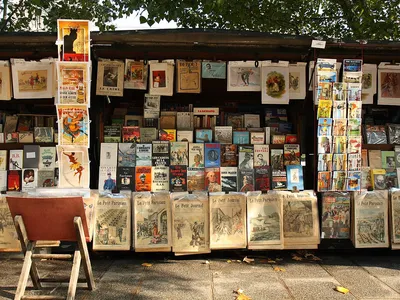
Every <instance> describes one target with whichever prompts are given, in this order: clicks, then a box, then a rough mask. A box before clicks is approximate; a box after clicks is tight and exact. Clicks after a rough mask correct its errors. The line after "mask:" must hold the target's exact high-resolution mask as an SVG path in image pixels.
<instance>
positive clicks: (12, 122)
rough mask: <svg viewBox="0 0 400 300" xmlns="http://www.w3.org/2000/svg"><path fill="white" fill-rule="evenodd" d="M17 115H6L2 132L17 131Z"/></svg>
mask: <svg viewBox="0 0 400 300" xmlns="http://www.w3.org/2000/svg"><path fill="white" fill-rule="evenodd" d="M17 124H18V116H13V115H7V116H6V120H5V123H4V130H3V132H5V133H8V132H15V131H17Z"/></svg>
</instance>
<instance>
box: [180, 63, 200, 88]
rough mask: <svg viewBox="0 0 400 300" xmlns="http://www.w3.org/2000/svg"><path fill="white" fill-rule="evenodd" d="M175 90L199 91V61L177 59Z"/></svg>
mask: <svg viewBox="0 0 400 300" xmlns="http://www.w3.org/2000/svg"><path fill="white" fill-rule="evenodd" d="M176 65H177V92H178V93H200V91H201V62H200V61H198V60H194V61H184V60H177V61H176Z"/></svg>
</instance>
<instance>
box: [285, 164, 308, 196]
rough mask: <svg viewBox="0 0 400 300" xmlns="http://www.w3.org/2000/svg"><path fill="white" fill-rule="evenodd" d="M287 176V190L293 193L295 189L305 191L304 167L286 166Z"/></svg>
mask: <svg viewBox="0 0 400 300" xmlns="http://www.w3.org/2000/svg"><path fill="white" fill-rule="evenodd" d="M286 176H287V189H288V190H289V191H293V189H294V187H296V188H297V190H299V191H301V190H304V181H303V167H302V166H300V165H288V166H286Z"/></svg>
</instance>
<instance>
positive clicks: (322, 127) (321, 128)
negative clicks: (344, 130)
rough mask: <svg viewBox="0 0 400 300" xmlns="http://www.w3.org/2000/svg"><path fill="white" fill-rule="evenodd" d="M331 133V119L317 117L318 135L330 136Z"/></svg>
mask: <svg viewBox="0 0 400 300" xmlns="http://www.w3.org/2000/svg"><path fill="white" fill-rule="evenodd" d="M331 135H332V119H331V118H322V119H318V136H331Z"/></svg>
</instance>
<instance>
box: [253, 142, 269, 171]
mask: <svg viewBox="0 0 400 300" xmlns="http://www.w3.org/2000/svg"><path fill="white" fill-rule="evenodd" d="M253 166H254V167H265V166H269V145H254V164H253Z"/></svg>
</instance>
